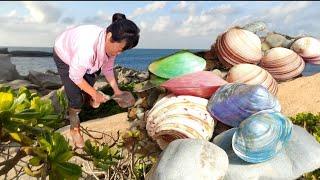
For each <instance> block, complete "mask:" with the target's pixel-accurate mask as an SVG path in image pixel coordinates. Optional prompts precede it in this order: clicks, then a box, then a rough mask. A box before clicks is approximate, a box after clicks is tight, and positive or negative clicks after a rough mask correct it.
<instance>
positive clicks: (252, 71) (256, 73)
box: [226, 64, 278, 95]
mask: <svg viewBox="0 0 320 180" xmlns="http://www.w3.org/2000/svg"><path fill="white" fill-rule="evenodd" d="M226 80H227V81H228V82H229V83H245V84H252V85H254V84H260V85H262V86H264V87H266V88H267V89H268V90H269V91H270V92H271V93H272V94H274V95H275V94H277V91H278V83H277V81H276V80H275V79H274V78H273V77H272V75H271V74H270V73H269V72H268V71H266V70H264V69H263V68H261V67H259V66H257V65H254V64H237V65H235V66H233V67H232V68H231V69H230V70H229V72H228V74H227V78H226Z"/></svg>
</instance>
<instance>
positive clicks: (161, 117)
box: [146, 94, 215, 149]
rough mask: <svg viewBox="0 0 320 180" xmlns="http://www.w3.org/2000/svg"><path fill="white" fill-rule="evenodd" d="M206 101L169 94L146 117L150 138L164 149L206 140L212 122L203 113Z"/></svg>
mask: <svg viewBox="0 0 320 180" xmlns="http://www.w3.org/2000/svg"><path fill="white" fill-rule="evenodd" d="M207 104H208V100H207V99H204V98H200V97H195V96H175V95H173V94H169V95H167V96H165V97H163V98H162V99H160V100H159V101H158V102H157V103H156V104H155V105H154V106H153V108H152V109H151V110H150V111H149V112H148V114H147V124H146V129H147V132H148V134H149V136H151V137H152V139H154V140H156V141H157V143H158V144H159V146H160V148H161V149H164V148H165V147H166V146H167V145H168V144H169V143H170V142H171V141H173V140H175V139H183V138H192V139H205V140H209V139H210V138H211V137H212V134H213V129H214V125H215V123H214V120H213V118H212V117H211V116H210V114H209V112H208V111H207V110H206V106H207Z"/></svg>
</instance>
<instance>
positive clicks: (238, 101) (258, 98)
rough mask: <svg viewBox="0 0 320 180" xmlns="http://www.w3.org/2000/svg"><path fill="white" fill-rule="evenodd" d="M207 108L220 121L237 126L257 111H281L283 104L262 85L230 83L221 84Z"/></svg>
mask: <svg viewBox="0 0 320 180" xmlns="http://www.w3.org/2000/svg"><path fill="white" fill-rule="evenodd" d="M207 110H208V111H209V113H210V114H211V116H212V117H214V118H215V119H217V120H218V121H220V122H222V123H224V124H227V125H229V126H232V127H237V126H239V124H240V123H241V121H243V120H244V119H246V118H247V117H249V116H251V115H252V114H254V113H256V112H259V111H262V110H273V111H277V112H280V110H281V106H280V103H279V101H278V99H277V98H276V97H275V96H274V95H273V94H271V93H270V92H269V91H268V90H267V89H266V88H265V87H263V86H261V85H248V84H243V83H230V84H226V85H223V86H221V87H220V88H219V89H218V90H217V91H216V93H215V94H214V95H213V96H212V97H211V98H210V100H209V103H208V106H207Z"/></svg>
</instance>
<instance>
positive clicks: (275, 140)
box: [232, 111, 292, 163]
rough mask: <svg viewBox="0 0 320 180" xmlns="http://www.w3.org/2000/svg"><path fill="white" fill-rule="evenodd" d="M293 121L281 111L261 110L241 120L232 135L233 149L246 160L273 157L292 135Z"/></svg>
mask: <svg viewBox="0 0 320 180" xmlns="http://www.w3.org/2000/svg"><path fill="white" fill-rule="evenodd" d="M291 131H292V123H291V121H290V120H289V119H288V118H287V117H285V116H283V115H282V114H281V113H279V112H270V111H265V112H264V111H261V112H258V113H256V114H254V115H252V116H250V117H248V118H247V119H245V120H244V121H242V122H241V124H240V126H239V128H237V130H236V132H235V133H234V134H233V137H232V148H233V151H234V152H235V153H236V154H237V155H238V156H239V157H240V158H241V159H243V160H244V161H247V162H252V163H259V162H264V161H267V160H269V159H271V158H273V157H274V156H275V155H276V154H277V153H278V152H279V151H280V150H281V148H282V147H283V146H284V145H285V144H286V143H287V142H288V141H289V139H290V137H291Z"/></svg>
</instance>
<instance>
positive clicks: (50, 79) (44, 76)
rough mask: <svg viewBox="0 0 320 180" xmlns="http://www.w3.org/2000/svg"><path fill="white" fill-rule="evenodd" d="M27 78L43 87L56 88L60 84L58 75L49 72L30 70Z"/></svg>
mask: <svg viewBox="0 0 320 180" xmlns="http://www.w3.org/2000/svg"><path fill="white" fill-rule="evenodd" d="M27 78H28V79H29V81H31V82H32V83H34V84H36V85H38V86H40V87H42V88H45V89H58V88H60V87H61V86H62V82H61V79H60V76H59V75H56V74H54V73H50V72H46V73H41V72H37V71H33V70H31V71H29V75H28V76H27Z"/></svg>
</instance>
